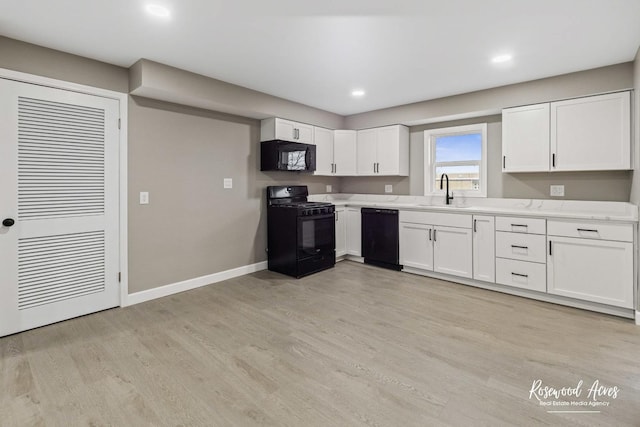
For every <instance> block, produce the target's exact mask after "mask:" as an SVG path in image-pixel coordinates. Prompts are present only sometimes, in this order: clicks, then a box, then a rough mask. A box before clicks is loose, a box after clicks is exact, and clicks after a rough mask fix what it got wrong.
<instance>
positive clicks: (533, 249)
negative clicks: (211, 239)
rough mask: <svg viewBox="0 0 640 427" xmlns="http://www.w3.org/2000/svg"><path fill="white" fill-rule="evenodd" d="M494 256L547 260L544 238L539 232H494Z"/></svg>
mask: <svg viewBox="0 0 640 427" xmlns="http://www.w3.org/2000/svg"><path fill="white" fill-rule="evenodd" d="M496 256H497V257H500V258H509V259H517V260H521V261H531V262H542V263H545V262H546V261H547V253H546V239H545V236H543V235H541V234H522V233H508V232H506V231H498V232H496Z"/></svg>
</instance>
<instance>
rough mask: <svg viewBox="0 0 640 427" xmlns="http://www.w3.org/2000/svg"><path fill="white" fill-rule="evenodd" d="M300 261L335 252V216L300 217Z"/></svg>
mask: <svg viewBox="0 0 640 427" xmlns="http://www.w3.org/2000/svg"><path fill="white" fill-rule="evenodd" d="M297 249H298V259H299V260H300V259H304V258H308V257H313V256H317V255H320V254H327V253H329V252H335V249H336V223H335V214H333V213H331V214H324V215H316V216H301V217H298V248H297Z"/></svg>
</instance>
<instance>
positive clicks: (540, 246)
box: [496, 217, 547, 292]
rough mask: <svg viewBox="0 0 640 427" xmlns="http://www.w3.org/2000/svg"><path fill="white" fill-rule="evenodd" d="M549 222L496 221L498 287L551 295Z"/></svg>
mask: <svg viewBox="0 0 640 427" xmlns="http://www.w3.org/2000/svg"><path fill="white" fill-rule="evenodd" d="M545 234H546V221H545V220H544V219H542V218H517V217H496V283H498V284H499V285H506V286H512V287H514V288H521V289H528V290H531V291H537V292H546V291H547V265H546V261H547V259H546V252H545V250H546V249H545V248H546V246H545V244H546V240H545V239H546V237H545Z"/></svg>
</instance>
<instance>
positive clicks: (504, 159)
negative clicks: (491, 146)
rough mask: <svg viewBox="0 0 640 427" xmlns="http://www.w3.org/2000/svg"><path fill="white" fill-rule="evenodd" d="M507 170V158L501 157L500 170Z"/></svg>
mask: <svg viewBox="0 0 640 427" xmlns="http://www.w3.org/2000/svg"><path fill="white" fill-rule="evenodd" d="M506 168H507V156H502V169H506Z"/></svg>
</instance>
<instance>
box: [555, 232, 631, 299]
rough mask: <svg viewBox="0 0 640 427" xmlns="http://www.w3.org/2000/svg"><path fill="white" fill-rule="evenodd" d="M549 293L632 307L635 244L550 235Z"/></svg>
mask: <svg viewBox="0 0 640 427" xmlns="http://www.w3.org/2000/svg"><path fill="white" fill-rule="evenodd" d="M548 239H549V247H550V251H549V254H548V255H547V266H548V271H547V276H548V280H547V281H548V292H549V293H550V294H555V295H562V296H565V297H570V298H577V299H582V300H586V301H593V302H597V303H602V304H608V305H613V306H617V307H623V308H633V243H631V242H616V241H610V240H596V239H581V238H575V237H559V236H549V238H548Z"/></svg>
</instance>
